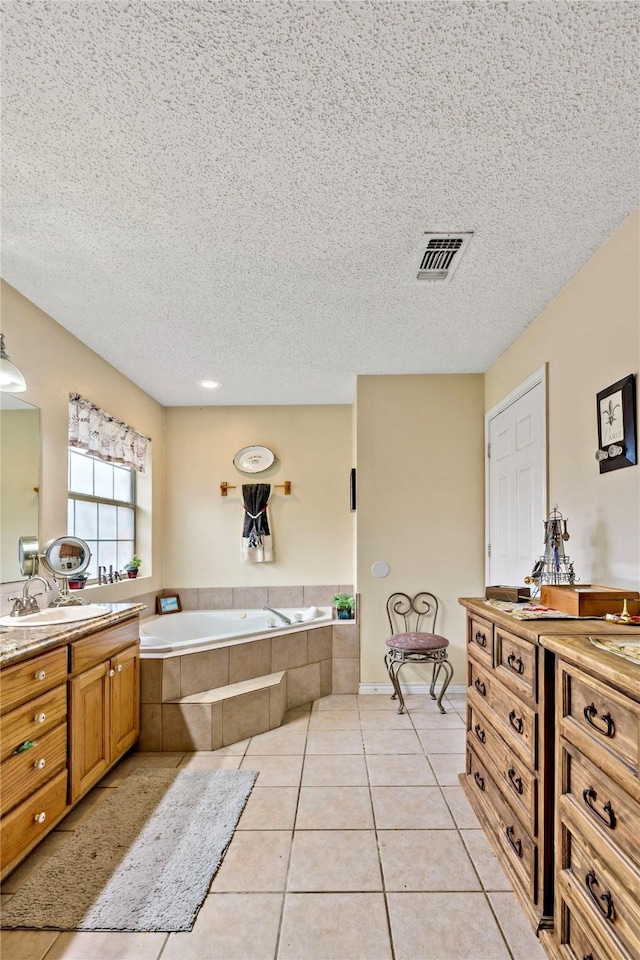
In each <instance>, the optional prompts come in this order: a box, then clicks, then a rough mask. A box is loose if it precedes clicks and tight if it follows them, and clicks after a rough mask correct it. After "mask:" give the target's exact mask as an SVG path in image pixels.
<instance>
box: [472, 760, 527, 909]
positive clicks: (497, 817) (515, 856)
mask: <svg viewBox="0 0 640 960" xmlns="http://www.w3.org/2000/svg"><path fill="white" fill-rule="evenodd" d="M467 779H468V780H469V781H470V784H471V786H472V789H473V790H474V792H475V793H476V794H479V795H480V798H481V799H480V802H481V803H482V805H483V808H484V810H485V816H487V818H488V819H489V821H490V822H491V824H492V828H493V829H492V834H493V836H494V837H495V838H496V839H497V841H498V843H499V844H500V847H501V849H502V851H503V853H504V855H505V859H506V860H507V862H508V863H509V865H510V866H511V868H512V870H513V872H514V873H515V874H516V876H517V877H518V879H519V882H520V885H521V886H522V887H523V888H524V890H526V892H527V896H528V897H529V899H530V900H532V901H533V902H534V903H535V901H536V896H537V883H536V864H537V847H536V844H535V842H534V840H533V839H532V837H531V835H530V834H529V832H528V831H527V830H526V828H525V827H524V826H523V825H522V823H521V822H520V820H519V818H518V817H517V816H516V815H515V813H514V811H513V810H512V809H511V807H510V805H509V804H508V803H507V802H506V801H505V799H504V797H503V796H502V794H501V793H500V790H499V789H498V787H497V786H496V785H495V783H494V782H493V780H492V779H491V776H490V775H489V773H488V772H487V768H486V767H485V765H484V764H483V763H482V762H481V761H480V760H479V759H478V757H477V756H476V754H475V752H474V750H472V749H470V748H467Z"/></svg>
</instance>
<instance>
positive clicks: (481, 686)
mask: <svg viewBox="0 0 640 960" xmlns="http://www.w3.org/2000/svg"><path fill="white" fill-rule="evenodd" d="M474 687H475V688H476V690H477V691H478V693H479V694H480V696H481V697H486V695H487V688H486V686H485V685H484V683H483V682H482V680H480V679H479V678H478V677H476V682H475V683H474Z"/></svg>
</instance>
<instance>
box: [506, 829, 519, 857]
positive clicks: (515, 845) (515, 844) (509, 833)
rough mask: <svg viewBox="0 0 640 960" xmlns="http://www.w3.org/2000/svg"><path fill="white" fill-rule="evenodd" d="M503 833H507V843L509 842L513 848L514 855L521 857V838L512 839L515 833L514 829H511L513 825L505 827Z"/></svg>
mask: <svg viewBox="0 0 640 960" xmlns="http://www.w3.org/2000/svg"><path fill="white" fill-rule="evenodd" d="M505 833H506V835H507V840H508V841H509V843H510V844H511V847H512V848H513V850H514V852H515V854H516V856H518V857H520V859H522V840H519V839H518V840H514V839H513V838H514V836H515V833H516V832H515V830H514V829H513V827H507V829H506V830H505Z"/></svg>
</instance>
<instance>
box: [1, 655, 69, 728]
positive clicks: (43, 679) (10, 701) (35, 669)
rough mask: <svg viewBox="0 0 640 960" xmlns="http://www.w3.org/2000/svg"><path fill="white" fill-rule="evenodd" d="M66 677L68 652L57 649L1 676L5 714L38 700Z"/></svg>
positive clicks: (14, 667) (25, 661)
mask: <svg viewBox="0 0 640 960" xmlns="http://www.w3.org/2000/svg"><path fill="white" fill-rule="evenodd" d="M66 677H67V648H66V646H64V647H57V648H56V649H55V650H49V651H48V652H47V653H42V654H40V656H38V657H33V659H32V660H24V661H23V662H22V663H17V664H16V665H15V666H13V667H5V669H4V670H3V671H2V672H1V673H0V703H1V704H2V713H8V711H9V710H13V708H14V707H17V706H18V705H19V704H20V703H24V702H25V701H26V700H31V699H32V698H33V697H37V696H39V695H40V694H41V693H44V691H45V690H50V689H51V688H52V687H55V686H57V685H58V684H59V683H61V682H62V681H63V680H66Z"/></svg>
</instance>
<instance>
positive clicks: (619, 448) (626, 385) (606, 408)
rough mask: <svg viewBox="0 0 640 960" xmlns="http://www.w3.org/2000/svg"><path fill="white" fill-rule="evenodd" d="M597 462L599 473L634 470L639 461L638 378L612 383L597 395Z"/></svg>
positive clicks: (625, 378) (630, 376)
mask: <svg viewBox="0 0 640 960" xmlns="http://www.w3.org/2000/svg"><path fill="white" fill-rule="evenodd" d="M596 405H597V417H598V451H597V453H596V459H597V460H598V463H599V467H600V473H608V472H609V471H610V470H619V469H620V468H621V467H631V466H633V465H634V464H636V463H637V462H638V454H637V449H636V390H635V377H634V375H633V374H632V373H631V374H629V376H628V377H624V378H623V379H622V380H618V381H617V383H612V384H611V386H610V387H607V388H606V389H605V390H601V391H600V393H598V394H597V395H596Z"/></svg>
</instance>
